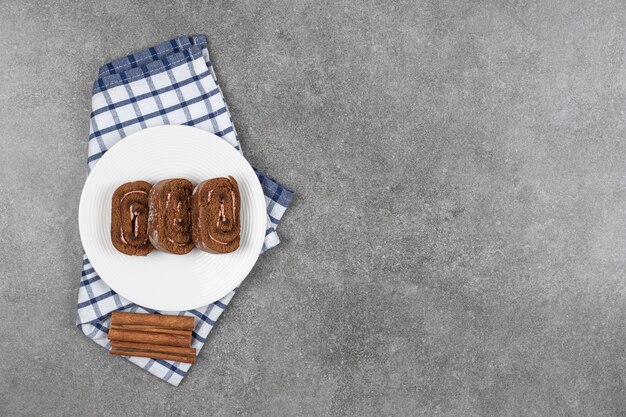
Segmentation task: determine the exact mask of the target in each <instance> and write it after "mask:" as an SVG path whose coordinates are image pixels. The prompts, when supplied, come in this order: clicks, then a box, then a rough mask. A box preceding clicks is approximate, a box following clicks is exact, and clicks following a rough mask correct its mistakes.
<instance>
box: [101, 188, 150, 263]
mask: <svg viewBox="0 0 626 417" xmlns="http://www.w3.org/2000/svg"><path fill="white" fill-rule="evenodd" d="M151 188H152V186H151V185H150V184H149V183H147V182H145V181H134V182H127V183H126V184H122V185H120V186H119V187H117V189H116V190H115V192H114V193H113V198H112V201H111V241H112V242H113V246H115V249H117V250H118V251H120V252H122V253H125V254H127V255H139V256H146V255H147V254H149V253H150V252H152V249H154V247H153V246H152V244H151V243H150V240H149V239H148V197H149V193H150V189H151Z"/></svg>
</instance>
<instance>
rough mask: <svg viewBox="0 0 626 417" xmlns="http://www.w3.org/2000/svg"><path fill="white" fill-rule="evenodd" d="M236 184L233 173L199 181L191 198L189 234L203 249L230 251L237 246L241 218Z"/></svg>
mask: <svg viewBox="0 0 626 417" xmlns="http://www.w3.org/2000/svg"><path fill="white" fill-rule="evenodd" d="M240 202H241V199H240V197H239V187H238V186H237V181H236V180H235V179H234V178H233V177H228V178H214V179H211V180H207V181H204V182H201V183H200V184H198V186H197V187H196V188H195V190H194V191H193V199H192V203H191V206H192V218H193V221H192V224H193V227H192V230H193V232H192V236H193V242H194V243H195V245H196V247H197V248H198V249H200V250H203V251H205V252H211V253H229V252H233V251H235V250H236V249H237V248H238V247H239V235H240V234H241V221H240V217H239V209H240Z"/></svg>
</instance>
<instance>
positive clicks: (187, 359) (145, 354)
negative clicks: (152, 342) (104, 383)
mask: <svg viewBox="0 0 626 417" xmlns="http://www.w3.org/2000/svg"><path fill="white" fill-rule="evenodd" d="M109 352H110V353H111V354H113V355H123V356H140V357H142V358H152V359H165V360H168V361H174V362H184V363H196V357H195V355H194V356H188V355H180V354H176V353H163V352H154V351H142V350H134V349H130V350H125V349H123V348H112V349H111V350H110V351H109Z"/></svg>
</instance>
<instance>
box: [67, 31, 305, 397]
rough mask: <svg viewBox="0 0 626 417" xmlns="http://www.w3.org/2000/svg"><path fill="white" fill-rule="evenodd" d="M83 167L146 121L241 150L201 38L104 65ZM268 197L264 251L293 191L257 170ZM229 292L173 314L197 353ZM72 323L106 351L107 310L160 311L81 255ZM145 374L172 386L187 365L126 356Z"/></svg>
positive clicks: (270, 245)
mask: <svg viewBox="0 0 626 417" xmlns="http://www.w3.org/2000/svg"><path fill="white" fill-rule="evenodd" d="M92 110H93V111H92V113H91V129H90V133H89V156H88V159H87V164H88V170H89V171H91V169H92V168H93V167H94V165H95V164H96V163H97V162H98V159H99V158H100V157H102V155H104V153H105V152H106V151H107V150H108V149H110V148H111V146H113V145H115V144H116V143H117V142H119V141H120V140H121V139H123V138H124V137H126V136H128V135H130V134H131V133H133V132H137V131H138V130H141V129H145V128H147V127H151V126H158V125H165V124H178V125H189V126H195V127H198V128H200V129H204V130H207V131H209V132H212V133H215V134H216V135H217V136H220V137H221V138H222V139H224V140H225V141H226V142H228V143H230V144H231V145H233V146H234V147H235V148H236V149H237V150H239V151H240V152H241V148H240V146H239V141H238V140H237V133H236V131H235V128H234V126H233V123H232V121H231V118H230V113H229V111H228V107H227V106H226V103H225V102H224V97H223V95H222V92H221V90H220V87H219V85H218V83H217V79H216V77H215V72H214V71H213V67H212V65H211V62H210V60H209V51H208V49H207V42H206V38H205V37H204V36H194V37H186V36H183V37H179V38H177V39H172V40H171V41H169V42H165V43H162V44H160V45H157V46H155V47H152V48H148V49H146V50H145V51H141V52H138V53H136V54H132V55H129V56H127V57H125V58H121V59H118V60H115V61H113V62H111V63H109V64H107V65H105V66H103V67H102V68H100V72H99V75H98V80H97V81H96V82H95V83H94V86H93V98H92ZM255 171H256V174H257V176H258V177H259V181H260V182H261V185H262V188H263V192H264V194H265V201H266V203H267V230H266V234H265V242H264V244H263V249H262V252H264V251H266V250H268V249H270V248H273V247H274V246H276V245H278V243H279V242H280V240H279V239H278V235H277V234H276V226H277V225H278V223H279V222H280V219H281V217H282V216H283V213H284V212H285V210H286V209H287V207H288V206H289V203H290V202H291V199H292V197H293V193H292V192H291V191H289V190H288V189H286V188H284V187H283V186H281V185H280V184H279V183H278V182H276V181H275V180H274V179H273V178H271V177H269V176H267V175H265V174H263V173H261V172H260V171H258V170H255ZM234 293H235V291H232V292H231V293H230V294H228V295H227V296H225V297H224V298H222V299H221V300H219V301H216V302H215V303H213V304H210V305H207V306H205V307H202V308H199V309H196V310H191V311H183V312H179V313H164V314H178V315H187V316H194V317H196V327H195V329H194V332H193V342H192V347H194V348H195V349H196V351H197V352H199V351H200V349H201V348H202V346H203V345H204V343H205V342H206V340H207V336H208V334H209V332H210V331H211V329H212V328H213V326H214V325H215V322H216V321H217V319H218V317H219V316H220V315H221V314H222V312H223V311H224V309H225V308H226V306H227V305H228V303H229V302H230V300H231V299H232V297H233V295H234ZM77 309H78V316H77V319H76V325H77V326H78V328H79V329H81V330H82V331H83V332H84V333H85V335H87V337H89V338H90V339H92V340H93V341H94V342H96V343H97V344H99V345H101V346H103V347H105V348H106V349H110V346H109V344H108V339H107V333H108V330H109V324H110V316H111V312H113V311H130V312H145V313H159V312H156V311H153V310H149V309H146V308H142V307H140V306H138V305H136V304H133V303H131V302H130V301H128V300H126V299H124V298H123V297H121V296H119V295H118V294H116V293H115V291H113V290H112V289H111V288H110V287H109V286H107V285H106V284H105V283H104V281H102V280H101V279H100V277H99V276H98V273H97V272H96V271H94V269H93V268H92V266H91V264H90V263H89V259H87V257H86V256H85V255H83V272H82V274H81V281H80V288H79V292H78V308H77ZM128 360H130V361H131V362H132V363H134V364H136V365H138V366H141V367H142V368H144V369H145V370H147V371H148V372H150V373H151V374H154V375H156V376H158V377H159V378H161V379H163V380H165V381H167V382H169V383H170V384H172V385H178V384H180V382H181V381H182V379H183V378H184V377H185V375H187V372H188V371H189V368H190V367H191V365H189V364H185V363H180V362H172V361H166V360H160V359H146V358H139V357H128Z"/></svg>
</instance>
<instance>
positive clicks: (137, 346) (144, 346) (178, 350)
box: [109, 340, 196, 356]
mask: <svg viewBox="0 0 626 417" xmlns="http://www.w3.org/2000/svg"><path fill="white" fill-rule="evenodd" d="M109 344H110V345H111V347H114V348H119V349H123V350H139V351H152V352H161V353H172V354H180V355H185V356H191V355H193V356H196V350H195V349H194V348H190V347H179V346H159V345H151V344H148V343H135V342H124V341H122V340H111V341H110V342H109Z"/></svg>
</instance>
